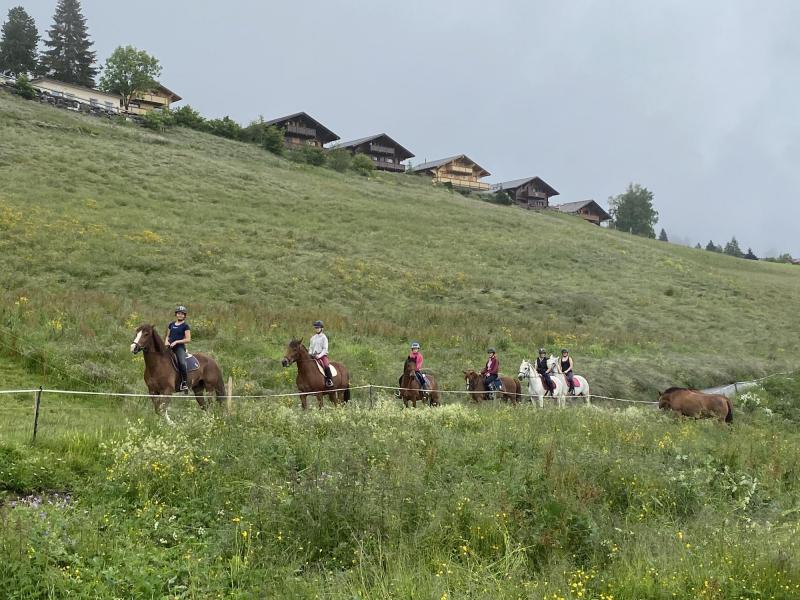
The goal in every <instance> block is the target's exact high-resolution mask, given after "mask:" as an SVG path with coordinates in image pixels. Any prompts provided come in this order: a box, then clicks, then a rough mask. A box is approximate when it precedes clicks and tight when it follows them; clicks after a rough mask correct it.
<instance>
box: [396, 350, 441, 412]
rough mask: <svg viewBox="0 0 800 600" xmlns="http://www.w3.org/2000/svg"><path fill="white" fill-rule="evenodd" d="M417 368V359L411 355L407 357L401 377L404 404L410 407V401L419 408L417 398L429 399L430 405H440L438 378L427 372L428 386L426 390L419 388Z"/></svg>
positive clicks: (401, 395)
mask: <svg viewBox="0 0 800 600" xmlns="http://www.w3.org/2000/svg"><path fill="white" fill-rule="evenodd" d="M416 369H417V361H416V360H414V359H413V358H411V357H410V356H409V357H408V358H406V364H405V365H404V366H403V376H402V377H401V378H400V388H401V389H400V397H401V398H402V399H403V404H404V405H405V407H406V408H408V402H409V400H410V401H411V405H412V406H413V407H414V408H417V400H422V401H424V400H426V399H427V401H428V406H439V386H438V385H437V384H436V379H435V378H434V376H433V375H431V374H429V373H426V374H425V379H427V381H428V388H427V390H425V391H421V390H420V389H419V381H418V380H417V376H416V374H415V371H416Z"/></svg>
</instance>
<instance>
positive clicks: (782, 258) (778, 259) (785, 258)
mask: <svg viewBox="0 0 800 600" xmlns="http://www.w3.org/2000/svg"><path fill="white" fill-rule="evenodd" d="M764 260H765V261H767V262H774V263H785V264H790V263H791V262H792V260H793V258H792V255H791V254H789V253H788V252H785V253H783V254H781V255H779V256H768V257H767V258H765V259H764Z"/></svg>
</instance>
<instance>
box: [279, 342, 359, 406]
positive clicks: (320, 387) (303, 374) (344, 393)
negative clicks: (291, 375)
mask: <svg viewBox="0 0 800 600" xmlns="http://www.w3.org/2000/svg"><path fill="white" fill-rule="evenodd" d="M292 363H297V380H296V382H297V391H299V392H300V404H302V405H303V409H304V410H305V409H306V408H308V399H307V398H308V396H312V395H313V396H316V397H317V404H318V405H319V408H322V402H323V399H324V397H325V396H326V395H327V396H328V399H329V400H330V401H331V402H333V405H334V406H339V401H340V400H341V401H342V402H349V400H350V374H349V373H348V372H347V367H345V366H344V365H343V364H342V363H338V362H333V361H330V364H331V366H332V367H333V368H334V369H335V370H336V375H334V376H333V387H332V388H329V387H325V375H323V374H322V371H321V370H320V368H319V367H318V366H317V361H316V360H315V359H313V358H312V357H311V355H310V354H309V353H308V350H307V349H306V347H305V346H304V345H303V340H302V338H301V339H299V340H292V341H291V342H289V345H288V347H287V348H286V356H284V357H283V360H282V361H281V364H282V365H283V366H284V367H288V366H289V365H291V364H292Z"/></svg>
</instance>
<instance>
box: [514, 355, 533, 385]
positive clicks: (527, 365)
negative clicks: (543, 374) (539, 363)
mask: <svg viewBox="0 0 800 600" xmlns="http://www.w3.org/2000/svg"><path fill="white" fill-rule="evenodd" d="M532 372H533V366H532V365H531V361H529V360H527V359H524V360H523V361H522V362H521V363H520V365H519V373H518V374H517V379H519V380H520V381H522V380H523V379H529V378H530V376H531V373H532Z"/></svg>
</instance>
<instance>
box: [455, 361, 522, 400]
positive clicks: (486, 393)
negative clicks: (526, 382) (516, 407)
mask: <svg viewBox="0 0 800 600" xmlns="http://www.w3.org/2000/svg"><path fill="white" fill-rule="evenodd" d="M464 381H465V382H466V384H467V391H470V392H483V394H482V396H483V399H484V400H490V399H491V393H492V391H491V390H487V389H486V384H485V383H484V380H483V375H481V374H480V373H477V372H476V371H475V370H474V369H468V370H466V371H464ZM500 383H501V385H502V386H503V389H502V390H500V397H501V398H502V399H503V400H510V401H511V402H519V399H520V398H521V397H522V384H521V383H520V382H519V381H518V380H516V379H514V378H513V377H506V376H505V375H500ZM472 397H473V398H474V399H475V400H476V401H477V400H478V398H480V397H481V394H472Z"/></svg>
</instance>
